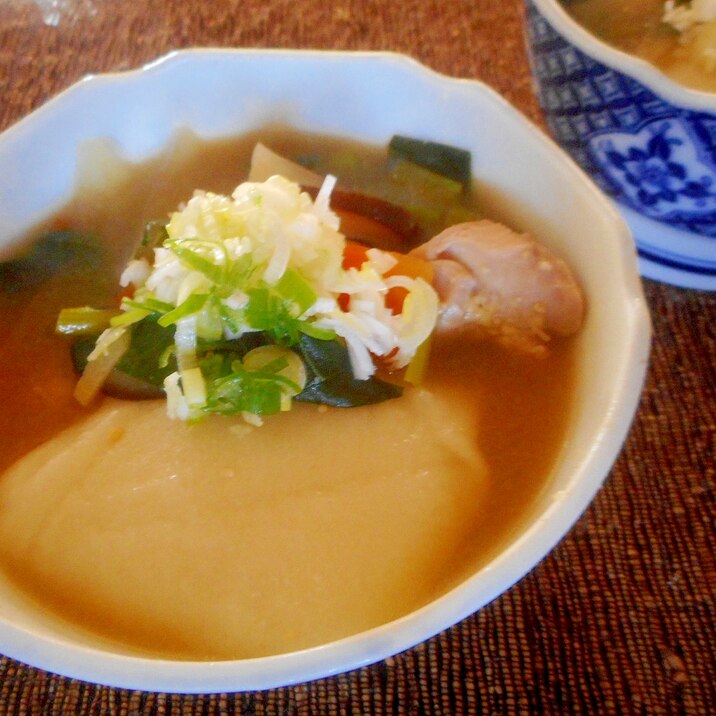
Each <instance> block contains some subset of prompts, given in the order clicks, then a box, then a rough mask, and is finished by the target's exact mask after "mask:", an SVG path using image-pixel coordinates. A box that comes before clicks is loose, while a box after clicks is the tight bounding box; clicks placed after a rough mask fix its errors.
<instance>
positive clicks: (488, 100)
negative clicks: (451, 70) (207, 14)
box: [0, 49, 650, 693]
mask: <svg viewBox="0 0 716 716" xmlns="http://www.w3.org/2000/svg"><path fill="white" fill-rule="evenodd" d="M207 55H210V56H212V57H216V58H217V59H220V60H221V59H222V58H223V57H225V58H226V60H225V61H227V62H240V61H242V58H248V59H247V61H249V62H251V61H258V62H261V61H262V59H263V58H276V57H281V56H282V55H288V56H290V57H300V58H309V59H311V60H313V59H315V60H316V62H338V63H349V64H350V63H352V62H353V61H354V60H355V61H356V62H357V63H360V62H366V63H369V64H372V63H377V64H379V65H380V67H381V71H382V72H391V71H393V72H396V73H397V72H407V73H409V74H410V75H411V77H414V78H415V81H416V82H417V81H418V80H420V81H421V82H425V83H427V84H428V85H429V86H430V88H431V91H433V92H437V93H438V94H439V95H441V96H443V95H445V94H448V93H449V92H450V91H451V89H456V91H457V90H458V89H459V90H460V91H463V92H467V93H474V94H475V96H479V97H480V101H482V102H484V103H485V104H486V105H490V106H491V111H495V112H499V113H500V114H501V115H503V116H504V117H505V118H506V120H509V122H510V123H512V124H514V125H516V126H517V127H518V128H519V131H520V132H522V133H523V134H524V135H525V137H526V141H528V142H529V143H530V144H531V145H533V146H535V147H536V148H537V150H538V151H539V152H542V153H546V154H548V155H549V157H550V160H553V161H554V162H556V163H557V165H558V167H559V171H560V172H564V173H565V175H566V176H568V177H569V181H570V183H571V185H572V186H573V187H574V191H576V192H578V193H581V194H582V195H583V196H584V197H585V201H587V202H589V203H590V204H593V205H594V207H595V211H598V212H599V214H600V216H601V217H602V220H603V222H604V225H605V227H606V229H607V230H608V234H609V235H608V236H607V237H606V239H605V240H607V241H608V242H611V243H610V247H611V248H610V251H611V252H612V253H613V257H612V258H613V260H614V264H615V266H616V267H617V268H618V269H619V272H618V273H619V275H618V276H617V278H616V283H617V285H618V288H619V292H620V293H619V307H620V309H622V310H623V312H624V317H623V321H624V325H625V332H626V334H627V337H628V340H627V341H626V343H625V345H623V346H621V350H622V353H621V354H620V355H621V357H620V359H619V363H618V368H619V370H618V371H617V374H616V375H615V376H614V377H613V379H610V380H613V385H610V393H609V398H608V404H607V405H606V407H605V409H604V414H603V415H602V414H601V413H599V415H600V416H601V417H600V419H599V428H598V430H595V433H594V435H593V436H592V437H593V440H592V442H591V444H590V445H588V446H586V447H585V448H584V451H583V454H582V453H580V455H581V458H580V459H579V460H578V464H577V465H576V466H575V469H574V470H573V471H572V472H571V473H570V478H569V482H568V485H567V489H564V490H561V491H560V492H559V494H555V495H554V496H553V499H551V501H550V503H549V504H548V505H546V506H545V507H544V509H543V510H542V511H541V513H540V514H539V515H538V516H537V518H536V519H534V521H533V522H532V523H531V524H530V525H529V527H527V528H526V529H523V530H522V531H521V532H520V534H519V536H518V537H517V538H516V539H514V540H513V541H511V542H510V543H509V544H508V546H507V547H506V549H504V550H503V551H501V552H500V553H499V554H498V555H497V556H496V557H495V558H494V559H493V560H492V561H491V562H490V563H489V564H488V565H486V566H485V567H483V568H482V569H480V570H479V571H477V572H476V573H475V574H473V575H472V576H471V577H469V578H468V579H467V580H465V581H464V582H462V583H461V584H459V585H458V586H457V587H455V588H454V589H452V590H451V591H449V592H447V593H446V594H444V595H443V596H441V597H439V598H437V599H436V600H434V601H433V602H431V603H429V604H427V605H426V606H424V607H422V608H420V609H418V610H416V611H413V612H411V613H409V614H406V615H405V616H403V617H401V618H399V619H397V620H395V621H393V622H390V623H387V624H384V625H381V626H379V627H376V628H373V629H370V630H368V631H365V632H362V633H359V634H357V635H354V636H349V637H346V638H344V639H340V640H338V641H335V642H332V643H329V644H324V645H321V646H316V647H312V648H308V649H305V650H302V651H297V652H291V653H286V654H280V655H276V656H267V657H261V658H255V659H241V660H235V661H213V662H212V661H206V662H204V661H173V660H169V659H155V658H144V657H137V656H128V655H124V654H118V653H112V652H109V651H106V650H103V649H99V648H93V647H88V646H85V645H81V644H77V643H72V642H71V641H67V640H65V639H61V638H57V637H56V636H53V635H48V634H47V633H43V632H42V631H41V630H28V629H26V628H20V627H18V626H16V625H14V624H13V623H11V622H9V621H7V620H6V619H5V618H4V616H3V618H2V619H0V648H2V649H3V651H4V652H5V653H6V654H7V655H8V656H11V657H13V658H16V659H19V660H21V661H26V662H28V663H30V664H33V665H35V666H38V667H40V668H43V669H46V670H49V671H55V672H58V673H61V674H64V675H67V676H70V677H73V678H78V679H82V680H86V681H93V682H97V683H104V684H110V685H112V686H117V687H123V688H131V689H145V690H152V691H169V692H185V693H189V692H191V693H202V692H203V693H207V692H220V691H240V690H253V689H266V688H271V687H278V686H282V685H290V684H294V683H299V682H304V681H308V680H312V679H316V678H320V677H325V676H329V675H333V674H336V673H341V672H345V671H348V670H351V669H354V668H358V667H360V666H363V665H366V664H370V663H374V662H376V661H379V660H380V659H383V658H386V657H388V656H391V655H394V654H396V653H398V652H400V651H403V650H405V649H408V648H410V647H412V646H414V645H416V644H418V643H420V642H422V641H424V640H426V639H428V638H430V637H432V636H434V635H435V634H437V633H439V632H441V631H443V630H444V629H446V628H448V627H450V626H452V625H454V624H456V623H457V622H459V621H460V620H462V619H464V618H466V617H468V616H469V615H470V614H472V613H474V612H475V611H477V610H478V609H479V608H481V607H483V606H484V605H486V604H487V603H489V602H490V601H492V600H493V599H494V598H496V597H497V596H498V595H500V594H502V593H503V592H504V591H506V590H507V589H508V588H509V587H510V586H512V585H513V584H514V583H515V582H517V581H518V580H519V579H520V578H522V577H523V576H524V575H525V574H526V573H527V572H528V571H530V570H531V569H532V568H533V567H534V566H535V565H536V564H537V563H538V562H539V561H540V560H541V559H542V558H543V557H544V556H545V555H546V554H547V553H548V552H549V551H550V550H551V549H552V548H553V547H554V546H555V545H556V544H557V542H558V541H559V540H560V539H561V538H562V537H563V536H564V535H565V534H566V533H567V531H568V530H569V529H570V528H571V526H572V525H573V524H574V522H575V521H576V520H577V519H578V518H579V516H580V515H581V514H582V513H583V512H584V510H585V509H586V508H587V506H588V505H589V503H590V502H591V500H592V498H593V497H594V495H595V494H596V492H597V491H598V489H599V488H600V486H601V484H602V482H603V480H604V478H605V477H606V475H607V473H608V471H609V469H610V468H611V466H612V464H613V462H614V460H615V459H616V457H617V455H618V453H619V451H620V450H621V446H622V445H623V442H624V439H625V437H626V434H627V432H628V429H629V426H630V424H631V421H632V418H633V415H634V413H635V410H636V407H637V405H638V402H639V396H640V394H641V388H642V385H643V381H644V377H645V372H646V366H647V362H648V353H649V343H650V319H649V313H648V309H647V307H646V304H645V301H644V297H643V293H642V288H641V282H640V280H639V276H638V271H637V269H636V256H635V249H634V244H633V241H632V239H631V235H630V233H629V230H628V228H627V227H626V225H625V223H624V222H623V220H622V219H621V218H620V217H619V215H618V213H617V212H616V210H615V209H614V208H613V206H612V205H611V203H610V202H609V201H608V200H607V199H606V198H605V197H604V196H603V195H602V194H601V192H599V190H598V189H597V188H596V187H595V185H594V184H593V183H592V182H591V180H589V179H588V178H587V177H586V175H585V174H584V173H583V172H582V171H581V170H580V169H579V168H578V167H577V166H576V164H574V162H572V160H570V159H569V158H568V157H567V156H566V155H565V154H564V153H563V152H562V150H560V149H559V148H558V147H557V145H556V144H555V143H554V142H553V141H552V140H551V139H549V138H548V137H547V136H546V135H545V134H544V133H543V132H542V131H540V130H539V129H538V128H537V127H535V126H534V125H532V124H531V123H530V122H529V121H528V120H527V119H525V118H524V117H523V116H522V115H521V114H520V113H519V112H518V111H517V110H516V109H514V108H513V107H512V106H511V105H510V104H509V103H508V102H507V101H506V100H505V99H503V98H502V97H501V96H500V95H498V94H497V93H496V92H495V91H494V90H492V89H491V88H489V87H487V86H486V85H484V84H482V83H480V82H478V81H475V80H466V79H456V78H452V77H448V76H446V75H442V74H439V73H437V72H435V71H433V70H431V69H429V68H427V67H425V66H424V65H422V64H420V63H418V62H417V61H415V60H413V59H411V58H408V57H406V56H404V55H399V54H397V53H391V52H340V51H315V50H298V51H294V50H224V49H221V50H219V49H194V50H184V51H176V52H172V53H170V54H169V55H167V56H165V57H162V58H160V59H159V60H156V61H154V62H152V63H149V64H148V65H145V66H144V67H141V68H138V69H134V70H129V71H126V72H118V73H109V74H102V75H90V76H88V77H86V78H84V79H82V80H80V81H79V82H78V83H76V84H75V85H73V86H71V87H70V88H68V89H67V90H65V91H63V92H61V93H60V94H58V95H57V96H56V97H55V98H53V99H51V100H50V101H48V102H47V103H46V104H45V105H43V106H42V107H41V108H40V109H38V110H36V111H35V112H34V113H32V114H31V115H29V116H27V117H25V118H24V119H21V120H20V121H19V122H18V123H16V124H15V125H13V126H12V127H10V128H9V129H8V130H6V131H5V132H4V133H3V134H2V135H0V150H1V149H2V147H3V144H5V143H8V142H15V141H18V140H22V137H23V135H24V134H25V133H28V132H29V133H31V132H32V131H33V128H34V126H35V123H36V122H37V120H38V118H44V117H46V116H47V115H51V114H52V113H53V112H55V111H56V110H58V109H59V108H61V107H63V106H65V105H67V104H69V103H72V102H73V101H74V99H75V96H76V95H77V93H80V92H94V90H95V88H97V87H99V86H101V85H106V84H108V83H109V84H115V83H117V82H127V81H130V82H131V81H132V80H134V79H136V78H139V77H141V76H143V75H146V74H147V73H167V72H168V73H170V72H172V70H173V68H174V67H175V66H176V65H177V64H178V63H182V62H186V61H188V62H190V63H191V62H192V57H199V58H201V57H206V56H207ZM222 61H223V60H222ZM511 126H512V125H511ZM1 188H2V186H0V189H1ZM620 320H622V319H620Z"/></svg>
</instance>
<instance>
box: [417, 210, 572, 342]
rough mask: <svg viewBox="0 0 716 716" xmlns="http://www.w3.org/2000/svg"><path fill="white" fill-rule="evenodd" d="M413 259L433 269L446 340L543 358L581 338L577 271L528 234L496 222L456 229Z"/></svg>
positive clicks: (447, 231)
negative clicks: (464, 338) (461, 335)
mask: <svg viewBox="0 0 716 716" xmlns="http://www.w3.org/2000/svg"><path fill="white" fill-rule="evenodd" d="M411 253H414V254H416V255H417V256H420V257H421V258H423V259H427V260H428V261H431V262H432V264H433V267H434V269H435V278H434V281H433V285H434V287H435V290H436V291H437V293H438V296H439V297H440V313H439V318H438V325H437V329H438V332H440V333H457V332H462V331H467V332H469V333H470V334H473V335H478V336H482V337H492V338H495V339H497V340H498V341H499V342H500V343H502V344H504V345H507V346H508V347H511V348H514V349H517V350H521V351H526V352H529V353H533V354H535V355H540V354H544V353H546V350H547V349H546V345H545V344H546V343H547V341H549V339H550V336H568V335H571V334H573V333H575V332H576V331H577V330H578V329H579V327H580V326H581V324H582V320H583V318H584V298H583V296H582V291H581V289H580V288H579V285H578V284H577V282H576V280H575V278H574V276H573V274H572V272H571V270H570V269H569V267H568V266H567V264H566V263H565V262H564V261H562V260H561V259H559V258H557V257H556V256H553V255H552V254H551V253H550V252H549V251H548V250H547V249H546V248H545V247H544V246H542V245H541V244H539V243H538V242H537V241H535V240H534V239H533V238H532V237H531V236H529V235H528V234H518V233H516V232H514V231H512V230H511V229H509V228H507V227H506V226H503V225H502V224H498V223H495V222H494V221H472V222H467V223H464V224H456V225H455V226H451V227H450V228H448V229H445V231H443V232H441V233H440V234H438V235H437V236H435V237H434V238H432V239H430V241H428V242H427V243H425V244H423V245H422V246H419V247H418V248H416V249H414V250H413V251H412V252H411Z"/></svg>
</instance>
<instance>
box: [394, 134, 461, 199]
mask: <svg viewBox="0 0 716 716" xmlns="http://www.w3.org/2000/svg"><path fill="white" fill-rule="evenodd" d="M388 156H389V157H390V158H393V159H395V158H400V159H405V160H407V161H409V162H413V164H418V165H419V166H421V167H424V168H425V169H428V170H430V171H431V172H435V173H436V174H440V175H441V176H444V177H447V178H448V179H452V180H453V181H456V182H460V184H462V186H463V190H464V191H466V192H468V191H470V185H471V183H472V168H471V164H472V158H471V155H470V152H469V151H467V150H466V149H459V148H458V147H452V146H450V145H449V144H440V143H439V142H427V141H423V140H421V139H413V138H411V137H404V136H402V135H399V134H396V135H395V136H394V137H393V138H392V139H391V140H390V144H389V145H388Z"/></svg>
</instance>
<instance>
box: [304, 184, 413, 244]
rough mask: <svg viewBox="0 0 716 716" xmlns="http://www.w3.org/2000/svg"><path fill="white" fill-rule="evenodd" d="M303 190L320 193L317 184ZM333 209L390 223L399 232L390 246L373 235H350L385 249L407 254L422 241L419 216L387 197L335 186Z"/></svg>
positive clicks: (312, 196)
mask: <svg viewBox="0 0 716 716" xmlns="http://www.w3.org/2000/svg"><path fill="white" fill-rule="evenodd" d="M302 189H303V191H305V192H306V193H307V194H309V195H310V196H311V198H313V199H315V198H316V195H317V194H318V189H317V188H315V187H302ZM331 208H332V209H334V210H335V211H336V213H338V214H339V215H340V214H341V212H349V213H352V214H358V215H360V216H367V217H368V218H369V219H372V220H373V221H375V222H377V223H378V224H383V225H384V226H386V227H387V228H388V229H389V230H390V232H392V233H393V234H397V237H396V241H395V243H394V244H391V245H390V246H385V245H378V242H376V241H372V240H371V237H370V236H366V237H361V236H354V235H351V236H349V237H348V238H351V239H354V240H356V241H363V242H364V243H367V244H370V245H371V246H374V247H375V248H378V249H383V250H384V251H401V252H403V253H407V252H408V251H410V249H413V248H415V247H416V246H417V245H418V243H420V240H421V237H420V227H419V226H418V222H417V221H416V220H415V217H414V216H413V215H412V214H411V213H410V212H409V211H408V210H407V209H404V208H403V207H402V206H398V205H397V204H393V203H391V202H389V201H385V199H379V198H378V197H376V196H370V195H369V194H360V193H358V192H353V191H343V190H341V189H334V190H333V192H332V193H331Z"/></svg>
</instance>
